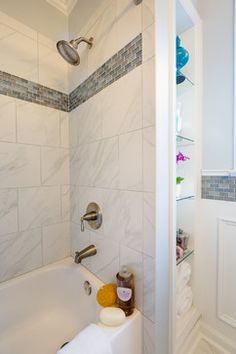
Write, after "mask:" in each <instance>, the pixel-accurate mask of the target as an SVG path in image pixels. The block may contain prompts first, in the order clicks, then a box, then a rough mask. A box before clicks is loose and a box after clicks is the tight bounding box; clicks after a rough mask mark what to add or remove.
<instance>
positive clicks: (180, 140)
mask: <svg viewBox="0 0 236 354" xmlns="http://www.w3.org/2000/svg"><path fill="white" fill-rule="evenodd" d="M176 143H177V144H178V145H181V146H183V145H190V144H194V140H193V139H191V138H188V137H187V136H183V135H179V134H176Z"/></svg>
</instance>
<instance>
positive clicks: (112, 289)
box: [97, 284, 117, 307]
mask: <svg viewBox="0 0 236 354" xmlns="http://www.w3.org/2000/svg"><path fill="white" fill-rule="evenodd" d="M116 287H117V286H116V284H106V285H103V286H102V287H101V288H100V289H99V290H98V292H97V302H98V303H99V305H101V306H103V307H108V306H112V305H114V304H115V303H116V299H117V295H116Z"/></svg>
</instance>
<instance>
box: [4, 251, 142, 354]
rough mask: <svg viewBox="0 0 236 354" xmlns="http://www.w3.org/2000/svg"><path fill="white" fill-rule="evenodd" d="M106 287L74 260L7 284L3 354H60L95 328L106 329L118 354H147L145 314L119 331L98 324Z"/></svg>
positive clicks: (136, 312) (128, 321) (55, 264)
mask: <svg viewBox="0 0 236 354" xmlns="http://www.w3.org/2000/svg"><path fill="white" fill-rule="evenodd" d="M85 280H87V281H89V282H90V283H91V285H92V294H91V295H90V296H88V295H86V293H85V291H84V287H83V285H84V281H85ZM101 285H102V282H101V281H100V280H98V279H97V278H96V277H95V276H94V275H92V274H91V273H90V272H88V271H87V270H86V269H85V268H84V267H83V266H81V265H76V264H74V262H73V259H72V258H67V259H65V260H63V261H60V262H57V263H54V264H53V265H49V266H46V267H43V268H41V269H39V270H36V271H33V272H31V273H28V274H26V275H23V276H20V277H18V278H16V279H13V280H10V281H7V282H5V283H2V284H1V285H0V354H55V353H56V352H57V350H58V349H59V348H60V346H61V345H62V344H63V343H64V342H67V341H69V340H71V339H72V338H73V337H74V336H75V335H76V334H77V333H78V332H79V331H80V330H81V329H83V328H84V327H86V326H87V325H88V324H89V323H97V324H98V325H99V326H100V327H102V328H103V330H104V332H105V333H106V335H107V336H108V337H109V338H110V340H111V344H112V348H113V354H118V353H119V354H141V353H142V340H141V337H142V335H141V315H140V313H139V311H135V313H134V314H133V315H132V316H130V317H129V318H127V319H126V322H125V323H124V325H122V326H120V327H117V328H109V327H105V326H102V325H101V324H99V323H98V314H99V311H100V308H99V306H98V305H97V303H96V292H97V289H98V288H99V287H100V286H101ZM94 354H96V353H94Z"/></svg>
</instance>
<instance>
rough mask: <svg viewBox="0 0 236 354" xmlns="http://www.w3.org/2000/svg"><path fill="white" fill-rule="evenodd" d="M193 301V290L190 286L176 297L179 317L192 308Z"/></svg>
mask: <svg viewBox="0 0 236 354" xmlns="http://www.w3.org/2000/svg"><path fill="white" fill-rule="evenodd" d="M192 303H193V292H192V289H191V288H190V286H185V288H184V289H183V290H182V291H181V292H180V293H179V294H178V295H177V297H176V315H177V318H178V319H179V318H180V317H182V316H183V315H185V314H186V312H188V310H190V308H191V306H192Z"/></svg>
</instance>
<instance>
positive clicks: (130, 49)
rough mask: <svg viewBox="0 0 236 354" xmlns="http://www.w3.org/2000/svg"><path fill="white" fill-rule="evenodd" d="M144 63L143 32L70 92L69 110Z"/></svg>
mask: <svg viewBox="0 0 236 354" xmlns="http://www.w3.org/2000/svg"><path fill="white" fill-rule="evenodd" d="M141 64H142V34H141V33H140V34H139V35H138V36H137V37H135V38H134V39H133V40H132V41H131V42H130V43H128V44H127V45H126V46H125V47H124V48H122V49H121V50H120V51H119V52H117V53H116V54H115V55H113V56H112V57H111V58H110V59H108V60H107V61H106V62H105V63H104V64H103V65H102V66H101V67H100V68H98V69H97V70H96V71H95V72H94V73H93V74H92V75H90V76H89V77H88V78H87V79H86V80H85V81H84V82H83V83H82V84H81V85H79V86H78V87H77V88H76V89H75V90H74V91H72V92H71V93H70V99H69V104H70V106H69V111H72V110H73V109H75V108H76V107H78V106H79V105H80V104H81V103H83V102H85V101H87V100H88V99H89V98H90V97H92V96H94V95H96V94H97V93H98V92H99V91H101V90H103V89H104V88H105V87H107V86H109V85H111V84H112V83H113V82H115V81H116V80H118V79H119V78H121V77H122V76H124V75H126V74H128V72H130V71H131V70H133V69H135V68H136V67H137V66H139V65H141Z"/></svg>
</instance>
